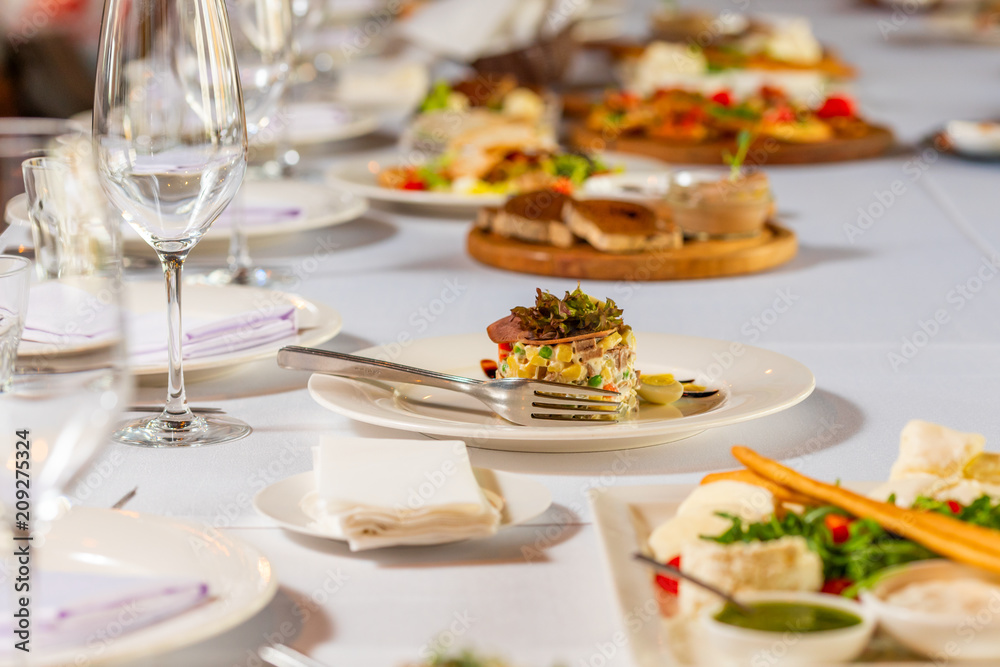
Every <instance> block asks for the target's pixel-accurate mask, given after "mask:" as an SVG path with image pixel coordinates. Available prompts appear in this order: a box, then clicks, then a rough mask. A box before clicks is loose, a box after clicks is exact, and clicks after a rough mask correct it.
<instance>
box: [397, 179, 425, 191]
mask: <svg viewBox="0 0 1000 667" xmlns="http://www.w3.org/2000/svg"><path fill="white" fill-rule="evenodd" d="M403 189H404V190H426V189H427V184H426V183H424V182H423V181H421V180H418V179H415V178H411V179H410V180H408V181H406V182H404V183H403Z"/></svg>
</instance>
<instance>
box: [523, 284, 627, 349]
mask: <svg viewBox="0 0 1000 667" xmlns="http://www.w3.org/2000/svg"><path fill="white" fill-rule="evenodd" d="M535 291H536V296H535V305H534V307H532V308H527V307H525V306H518V307H516V308H511V310H510V312H511V313H512V314H513V315H515V316H516V317H517V318H518V319H519V320H521V326H523V327H524V328H525V329H526V330H528V331H530V332H531V335H532V339H533V340H550V339H554V338H568V337H570V336H578V335H580V334H589V333H596V332H598V331H609V330H611V329H617V328H619V327H621V326H622V324H623V322H622V309H621V308H619V307H618V306H617V305H615V302H614V301H612V300H611V299H607V300H606V301H599V300H597V299H595V298H593V297H591V296H588V295H587V294H584V293H583V291H582V290H581V289H580V286H579V285H577V288H576V289H575V290H573V292H566V296H564V297H563V298H561V299H560V298H558V297H556V296H555V295H554V294H551V293H549V292H543V291H542V290H541V289H537V290H535Z"/></svg>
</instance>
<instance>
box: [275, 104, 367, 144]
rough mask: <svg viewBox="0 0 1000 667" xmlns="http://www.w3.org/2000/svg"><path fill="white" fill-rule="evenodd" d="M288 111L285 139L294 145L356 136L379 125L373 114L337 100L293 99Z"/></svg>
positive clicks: (340, 139) (364, 133)
mask: <svg viewBox="0 0 1000 667" xmlns="http://www.w3.org/2000/svg"><path fill="white" fill-rule="evenodd" d="M287 113H288V120H287V126H288V137H287V139H288V141H289V143H291V144H293V145H295V146H307V145H312V144H323V143H326V142H328V141H344V140H345V139H355V138H357V137H363V136H364V135H366V134H371V133H372V132H374V131H375V130H377V129H378V126H379V119H378V117H377V116H375V115H374V114H362V113H357V112H355V111H352V110H350V109H348V108H346V107H345V106H344V105H342V104H338V103H336V102H294V103H292V104H289V105H288V112H287ZM272 143H273V142H272Z"/></svg>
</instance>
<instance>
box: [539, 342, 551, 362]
mask: <svg viewBox="0 0 1000 667" xmlns="http://www.w3.org/2000/svg"><path fill="white" fill-rule="evenodd" d="M538 356H540V357H541V358H542V359H551V358H552V346H551V345H542V349H540V350H539V351H538Z"/></svg>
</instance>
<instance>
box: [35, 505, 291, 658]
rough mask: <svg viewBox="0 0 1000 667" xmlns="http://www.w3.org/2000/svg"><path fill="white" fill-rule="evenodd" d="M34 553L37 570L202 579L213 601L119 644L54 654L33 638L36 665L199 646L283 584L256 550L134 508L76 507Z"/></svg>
mask: <svg viewBox="0 0 1000 667" xmlns="http://www.w3.org/2000/svg"><path fill="white" fill-rule="evenodd" d="M34 553H35V558H36V559H37V560H36V561H35V562H34V567H35V568H37V569H38V570H39V571H41V570H52V571H63V572H84V573H92V574H94V575H103V576H115V575H132V576H142V575H146V574H148V575H150V576H151V577H176V578H179V579H197V580H201V581H204V582H205V583H207V584H208V586H209V592H210V594H211V598H210V600H209V601H208V602H207V603H206V604H203V605H201V606H199V607H197V608H194V609H191V610H190V611H187V612H185V613H182V614H180V615H178V616H174V617H172V618H168V619H165V620H163V621H160V622H158V623H155V624H153V625H149V626H146V627H143V628H140V629H136V630H135V631H133V632H127V633H123V634H121V635H120V636H117V637H116V638H115V640H114V641H110V642H107V641H93V642H90V643H89V644H88V645H87V646H84V647H79V646H78V647H73V648H65V649H59V650H49V651H46V650H45V647H44V646H40V645H37V644H36V643H33V645H32V651H31V665H32V666H33V667H43V666H44V667H48V666H49V665H80V664H86V665H103V664H107V663H112V662H114V663H118V662H121V661H124V660H132V659H136V658H140V657H142V658H145V657H149V656H153V655H156V654H158V653H163V652H166V651H171V650H174V649H177V648H181V647H183V646H187V645H190V644H194V643H196V642H199V641H202V640H205V639H208V638H210V637H214V636H216V635H218V634H221V633H222V632H225V631H226V630H229V629H230V628H233V627H235V626H237V625H239V624H240V623H242V622H244V621H246V620H247V619H249V618H251V617H252V616H254V615H255V614H256V613H257V612H258V611H260V610H261V609H263V608H264V606H265V605H267V603H268V602H269V601H270V600H271V598H272V597H274V594H275V592H276V591H277V589H278V581H277V578H276V577H275V574H274V572H272V570H271V563H270V562H269V561H268V560H267V558H265V557H264V556H263V555H262V554H261V553H260V552H259V551H257V550H256V549H255V548H254V547H251V546H250V545H248V544H245V543H244V542H241V541H239V540H237V539H235V538H232V537H229V536H227V535H225V534H224V533H221V532H219V531H218V530H214V529H211V528H208V527H205V526H202V525H199V524H197V523H192V522H187V521H179V520H176V519H168V518H166V517H159V516H152V515H144V514H137V513H135V512H128V511H115V510H105V509H96V508H88V507H76V508H73V509H72V510H71V511H70V512H69V514H68V515H66V516H65V517H63V519H62V520H60V521H57V522H56V523H54V524H53V526H52V530H51V532H49V533H48V535H46V537H45V546H44V548H43V549H38V550H36V551H35V552H34ZM15 664H19V663H15Z"/></svg>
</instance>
